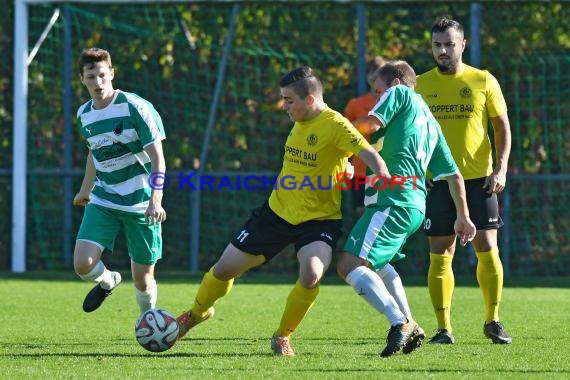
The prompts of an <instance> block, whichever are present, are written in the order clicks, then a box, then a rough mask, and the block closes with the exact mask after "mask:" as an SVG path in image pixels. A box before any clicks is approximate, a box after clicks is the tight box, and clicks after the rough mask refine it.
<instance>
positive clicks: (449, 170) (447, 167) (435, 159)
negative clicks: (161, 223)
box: [427, 126, 459, 181]
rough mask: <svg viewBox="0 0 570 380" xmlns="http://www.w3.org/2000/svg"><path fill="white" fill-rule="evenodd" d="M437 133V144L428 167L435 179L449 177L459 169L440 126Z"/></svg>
mask: <svg viewBox="0 0 570 380" xmlns="http://www.w3.org/2000/svg"><path fill="white" fill-rule="evenodd" d="M437 134H438V139H437V144H436V145H435V148H434V151H433V154H432V156H431V159H430V161H429V163H428V167H427V169H428V171H429V172H430V173H431V176H432V178H433V180H434V181H437V180H440V179H443V178H445V177H449V176H450V175H453V174H455V173H457V172H458V171H459V169H458V168H457V165H456V164H455V161H454V160H453V156H452V155H451V151H450V150H449V146H448V145H447V141H445V137H443V133H442V132H441V128H440V127H439V126H438V127H437Z"/></svg>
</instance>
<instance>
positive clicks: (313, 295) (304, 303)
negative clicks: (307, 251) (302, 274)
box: [275, 281, 319, 336]
mask: <svg viewBox="0 0 570 380" xmlns="http://www.w3.org/2000/svg"><path fill="white" fill-rule="evenodd" d="M318 294H319V287H318V286H317V287H315V288H313V289H306V288H304V287H303V286H301V284H300V283H299V281H297V283H296V284H295V286H294V287H293V290H291V293H289V297H287V304H286V305H285V310H284V311H283V316H282V317H281V323H280V324H279V328H278V329H277V331H276V332H275V335H276V336H290V335H291V334H293V332H294V331H295V330H296V329H297V327H298V326H299V324H300V323H301V321H302V320H303V318H304V317H305V315H306V314H307V313H308V312H309V310H310V309H311V307H312V306H313V304H314V303H315V300H316V299H317V295H318Z"/></svg>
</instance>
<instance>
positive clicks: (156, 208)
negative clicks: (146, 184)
mask: <svg viewBox="0 0 570 380" xmlns="http://www.w3.org/2000/svg"><path fill="white" fill-rule="evenodd" d="M145 152H146V153H147V154H148V156H149V157H150V163H151V173H161V174H165V173H166V163H165V161H164V153H163V151H162V142H161V141H160V140H158V141H155V142H154V143H153V144H151V145H149V146H147V147H146V148H145ZM160 178H161V176H160V175H159V176H155V177H154V178H153V184H154V186H153V187H152V193H151V195H150V201H149V203H148V208H147V209H146V212H145V218H146V219H147V220H148V221H149V224H155V223H160V222H164V221H165V220H166V211H165V210H164V208H162V186H160V185H161V183H159V182H158V181H160Z"/></svg>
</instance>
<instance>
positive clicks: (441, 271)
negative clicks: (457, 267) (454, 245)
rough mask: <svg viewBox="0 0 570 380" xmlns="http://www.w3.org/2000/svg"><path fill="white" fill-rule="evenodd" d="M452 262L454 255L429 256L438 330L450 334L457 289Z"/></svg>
mask: <svg viewBox="0 0 570 380" xmlns="http://www.w3.org/2000/svg"><path fill="white" fill-rule="evenodd" d="M452 260H453V256H452V255H439V254H437V253H432V252H430V254H429V271H428V289H429V295H430V297H431V304H432V305H433V310H434V311H435V317H436V318H437V328H438V329H445V330H447V331H449V332H451V316H450V315H451V298H452V296H453V289H454V288H455V277H454V276H453V270H452V268H451V262H452Z"/></svg>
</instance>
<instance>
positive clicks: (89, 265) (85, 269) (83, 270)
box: [73, 256, 96, 276]
mask: <svg viewBox="0 0 570 380" xmlns="http://www.w3.org/2000/svg"><path fill="white" fill-rule="evenodd" d="M95 264H96V262H95V261H94V260H93V258H92V257H81V256H75V257H74V258H73V269H74V270H75V273H77V275H79V276H82V275H86V274H87V273H89V272H90V271H91V270H92V269H93V268H94V267H95Z"/></svg>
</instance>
